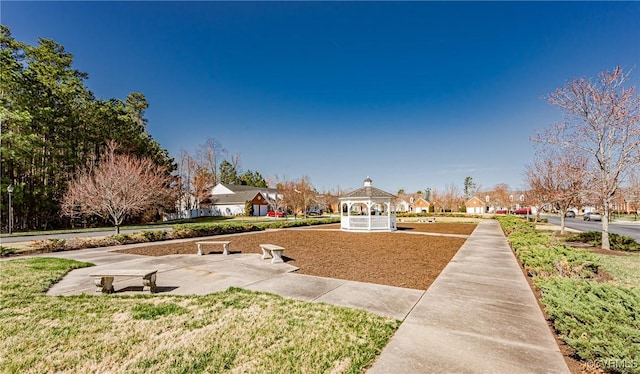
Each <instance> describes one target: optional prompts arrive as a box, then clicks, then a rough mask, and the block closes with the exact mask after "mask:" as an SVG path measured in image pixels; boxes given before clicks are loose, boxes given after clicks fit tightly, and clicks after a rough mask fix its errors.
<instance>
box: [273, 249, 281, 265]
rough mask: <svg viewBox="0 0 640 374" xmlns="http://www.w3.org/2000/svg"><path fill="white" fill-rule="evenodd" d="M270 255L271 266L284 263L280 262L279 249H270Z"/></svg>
mask: <svg viewBox="0 0 640 374" xmlns="http://www.w3.org/2000/svg"><path fill="white" fill-rule="evenodd" d="M271 254H272V255H273V258H272V259H271V263H272V264H278V263H281V262H284V260H282V250H281V249H272V250H271Z"/></svg>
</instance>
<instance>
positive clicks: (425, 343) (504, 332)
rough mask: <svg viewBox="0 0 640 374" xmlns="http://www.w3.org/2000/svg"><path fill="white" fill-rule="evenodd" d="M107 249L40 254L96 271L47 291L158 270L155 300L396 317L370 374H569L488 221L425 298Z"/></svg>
mask: <svg viewBox="0 0 640 374" xmlns="http://www.w3.org/2000/svg"><path fill="white" fill-rule="evenodd" d="M399 235H401V234H399ZM116 249H118V248H113V247H112V248H94V249H88V250H79V251H69V252H58V253H49V254H46V256H48V257H62V258H71V259H75V260H79V261H87V262H92V263H94V264H96V266H95V267H92V268H84V269H77V270H74V271H72V272H71V273H69V274H68V275H67V276H65V277H64V278H63V279H62V280H61V281H60V282H59V283H57V284H56V285H54V286H53V287H52V288H51V289H50V290H49V292H48V294H49V295H72V294H79V293H90V294H96V292H95V286H94V285H93V282H92V280H91V278H90V277H89V276H88V275H89V274H91V273H93V272H96V271H97V270H99V269H100V268H118V269H126V268H139V267H144V268H152V269H158V278H157V286H158V293H159V294H160V295H162V294H180V295H187V294H196V295H198V294H200V295H201V294H208V293H212V292H217V291H223V290H226V289H227V288H228V287H231V286H233V287H242V288H245V289H250V290H255V291H264V292H270V293H275V294H278V295H281V296H284V297H289V298H294V299H300V300H305V301H311V302H325V303H328V304H334V305H340V306H346V307H352V308H360V309H365V310H368V311H371V312H374V313H377V314H380V315H384V316H389V317H393V318H396V319H400V320H404V322H403V323H402V325H401V326H400V328H399V330H398V331H397V332H396V334H395V335H394V336H393V338H392V339H391V341H390V342H389V344H388V345H387V347H386V348H385V349H384V350H383V352H382V354H381V355H380V357H379V358H378V360H377V361H376V362H375V363H374V365H373V367H372V368H371V369H370V370H369V373H372V374H377V373H435V372H446V373H451V372H456V373H483V372H484V373H545V372H546V373H568V372H569V371H568V368H567V366H566V364H565V362H564V360H563V357H562V355H561V353H560V350H559V348H558V346H557V344H556V342H555V340H554V338H553V335H552V334H551V332H550V331H549V328H548V327H547V324H546V322H545V319H544V317H543V315H542V312H541V310H540V308H539V307H538V304H537V301H536V299H535V297H534V295H533V293H532V291H531V289H530V288H529V285H528V283H527V281H526V279H525V277H524V275H523V273H522V271H521V270H520V266H519V264H518V262H517V261H516V259H515V257H514V254H513V252H512V251H511V249H510V247H509V245H508V243H507V240H506V238H505V237H504V235H503V234H502V231H501V229H500V226H499V224H498V222H497V221H494V220H484V221H482V222H481V223H480V224H479V225H478V227H477V228H476V230H475V231H474V232H473V234H472V235H471V236H470V237H469V239H468V240H467V241H466V242H465V244H464V245H463V246H462V247H461V248H460V250H459V251H458V253H457V254H456V255H455V256H454V258H453V259H452V261H451V262H450V263H449V264H448V265H447V267H446V268H445V269H444V270H443V271H442V273H441V274H440V276H439V277H438V278H437V279H436V281H435V282H434V283H433V284H432V285H431V287H430V288H429V289H428V290H427V291H426V292H425V291H421V290H414V289H407V288H399V287H390V286H383V285H377V284H370V283H361V282H352V281H345V280H339V279H331V278H322V277H313V276H308V275H302V274H296V273H295V272H294V271H295V270H297V268H296V267H294V266H292V265H289V264H287V263H283V264H271V263H270V261H268V260H262V259H261V258H260V255H257V254H242V253H233V252H232V253H233V254H231V255H228V256H224V255H218V254H213V255H205V256H197V255H195V252H196V249H195V247H194V255H171V256H163V257H149V256H140V255H130V254H122V253H115V252H113V251H114V250H116ZM285 254H286V251H285ZM114 287H115V289H116V292H117V293H120V294H132V293H133V294H135V293H141V289H142V287H141V281H140V280H139V279H130V280H119V279H116V281H115V282H114ZM98 295H99V294H98Z"/></svg>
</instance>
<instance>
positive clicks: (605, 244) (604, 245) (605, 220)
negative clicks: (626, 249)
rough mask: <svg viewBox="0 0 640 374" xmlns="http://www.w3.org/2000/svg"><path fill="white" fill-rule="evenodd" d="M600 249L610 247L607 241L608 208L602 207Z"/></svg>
mask: <svg viewBox="0 0 640 374" xmlns="http://www.w3.org/2000/svg"><path fill="white" fill-rule="evenodd" d="M602 249H608V250H609V249H611V243H609V209H607V208H605V209H604V214H602Z"/></svg>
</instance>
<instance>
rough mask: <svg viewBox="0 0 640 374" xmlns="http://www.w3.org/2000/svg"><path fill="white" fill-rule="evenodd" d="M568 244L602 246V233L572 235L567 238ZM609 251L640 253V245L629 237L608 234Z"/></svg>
mask: <svg viewBox="0 0 640 374" xmlns="http://www.w3.org/2000/svg"><path fill="white" fill-rule="evenodd" d="M567 241H570V242H582V243H589V244H591V245H594V246H602V233H601V232H599V231H586V232H581V233H577V234H574V235H572V236H570V237H568V238H567ZM609 243H610V244H611V249H613V250H618V251H640V243H638V242H637V241H635V240H634V239H633V238H632V237H630V236H624V235H618V234H615V233H612V232H610V233H609Z"/></svg>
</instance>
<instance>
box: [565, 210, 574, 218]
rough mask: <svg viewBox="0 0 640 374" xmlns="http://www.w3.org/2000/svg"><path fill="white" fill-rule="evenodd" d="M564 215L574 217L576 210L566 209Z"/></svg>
mask: <svg viewBox="0 0 640 374" xmlns="http://www.w3.org/2000/svg"><path fill="white" fill-rule="evenodd" d="M564 216H565V217H567V218H576V212H574V211H573V210H567V212H566V213H565V214H564Z"/></svg>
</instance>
